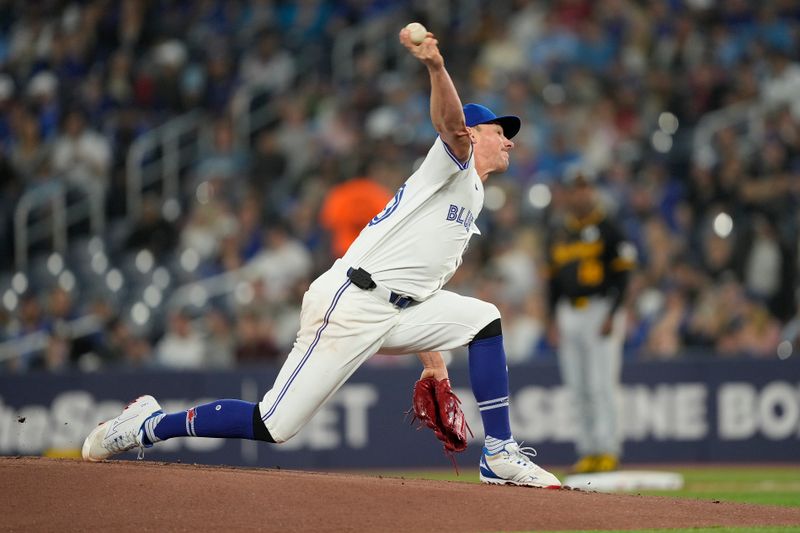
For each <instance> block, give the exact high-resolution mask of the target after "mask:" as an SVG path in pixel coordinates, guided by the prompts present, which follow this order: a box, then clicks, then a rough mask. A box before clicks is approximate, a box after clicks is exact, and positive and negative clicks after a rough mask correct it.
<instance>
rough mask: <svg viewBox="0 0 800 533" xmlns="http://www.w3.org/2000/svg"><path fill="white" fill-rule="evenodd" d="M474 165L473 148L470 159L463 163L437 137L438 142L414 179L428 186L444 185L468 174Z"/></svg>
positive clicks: (429, 151)
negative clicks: (464, 173)
mask: <svg viewBox="0 0 800 533" xmlns="http://www.w3.org/2000/svg"><path fill="white" fill-rule="evenodd" d="M473 165H474V160H473V157H472V148H471V147H470V151H469V157H468V158H467V160H466V161H465V162H463V163H462V162H460V161H459V160H458V158H457V157H456V156H455V155H454V154H453V153H452V151H451V150H450V147H449V146H447V144H446V143H445V142H444V141H443V140H442V138H441V137H436V141H434V143H433V146H431V149H430V150H428V155H426V156H425V159H424V160H423V161H422V164H421V165H420V167H419V168H418V169H417V171H416V172H415V173H414V177H415V178H418V179H421V180H423V181H425V182H426V183H428V184H434V183H435V184H442V183H444V182H446V181H448V180H449V179H450V178H452V177H453V176H455V175H457V174H460V173H462V172H466V171H467V170H469V169H470V168H471V167H472V166H473Z"/></svg>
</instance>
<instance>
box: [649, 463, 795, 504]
mask: <svg viewBox="0 0 800 533" xmlns="http://www.w3.org/2000/svg"><path fill="white" fill-rule="evenodd" d="M678 471H679V472H680V473H682V474H683V477H684V480H685V486H684V488H683V490H680V491H657V492H647V494H658V495H663V496H677V497H681V498H697V499H706V500H720V501H732V502H743V503H758V504H766V505H783V506H787V507H800V466H795V467H787V468H775V467H726V468H721V467H716V468H712V467H702V468H692V469H678Z"/></svg>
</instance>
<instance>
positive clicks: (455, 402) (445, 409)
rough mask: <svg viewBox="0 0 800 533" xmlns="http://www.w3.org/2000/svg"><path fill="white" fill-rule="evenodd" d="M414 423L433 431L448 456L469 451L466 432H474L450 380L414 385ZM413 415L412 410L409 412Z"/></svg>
mask: <svg viewBox="0 0 800 533" xmlns="http://www.w3.org/2000/svg"><path fill="white" fill-rule="evenodd" d="M412 409H413V411H414V417H413V418H412V423H413V422H414V421H415V420H419V421H420V424H419V427H418V428H417V429H420V428H422V426H423V424H424V425H426V426H428V427H429V428H431V429H432V430H433V432H434V434H435V435H436V438H437V439H439V440H440V441H442V442H443V443H444V450H445V453H448V452H450V453H452V452H462V451H464V450H465V449H466V448H467V431H469V434H470V436H472V430H471V429H470V428H469V425H468V424H467V421H466V420H465V419H464V413H463V411H461V400H459V399H458V396H456V394H455V393H454V392H453V389H451V388H450V380H449V379H442V380H439V381H436V380H435V379H434V378H431V377H429V378H424V379H420V380H419V381H417V382H416V383H415V384H414V396H413V407H412ZM409 412H410V410H409Z"/></svg>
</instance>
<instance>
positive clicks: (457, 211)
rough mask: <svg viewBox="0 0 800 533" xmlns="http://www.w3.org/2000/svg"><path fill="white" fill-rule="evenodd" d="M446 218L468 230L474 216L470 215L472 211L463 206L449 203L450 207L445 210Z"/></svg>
mask: <svg viewBox="0 0 800 533" xmlns="http://www.w3.org/2000/svg"><path fill="white" fill-rule="evenodd" d="M465 211H466V213H467V214H466V216H464V212H465ZM447 220H448V221H450V220H452V221H455V222H458V223H459V224H460V225H462V226H464V229H466V230H467V231H469V228H470V227H472V222H473V221H474V220H475V217H474V216H473V215H472V211H470V210H469V209H467V208H465V207H459V206H457V205H455V204H450V208H449V209H448V210H447Z"/></svg>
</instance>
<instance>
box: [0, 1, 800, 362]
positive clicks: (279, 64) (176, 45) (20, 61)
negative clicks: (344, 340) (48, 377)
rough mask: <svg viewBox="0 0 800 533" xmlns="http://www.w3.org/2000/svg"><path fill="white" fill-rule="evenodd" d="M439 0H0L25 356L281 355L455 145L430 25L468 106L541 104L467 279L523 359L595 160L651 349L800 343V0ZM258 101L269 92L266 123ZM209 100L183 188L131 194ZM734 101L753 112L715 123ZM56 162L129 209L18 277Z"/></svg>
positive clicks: (9, 203)
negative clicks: (563, 235)
mask: <svg viewBox="0 0 800 533" xmlns="http://www.w3.org/2000/svg"><path fill="white" fill-rule="evenodd" d="M431 4H432V3H426V2H400V1H392V0H340V1H333V0H303V1H300V2H288V1H281V0H241V1H236V2H226V1H222V0H196V1H190V0H122V1H120V2H111V1H109V0H84V1H58V0H43V1H39V2H25V1H14V0H11V1H6V2H0V189H2V191H1V192H0V251H2V253H1V254H0V263H2V268H3V271H4V272H5V274H4V276H5V277H4V279H5V280H6V282H5V283H6V284H5V285H3V289H5V293H3V297H2V308H0V328H2V329H1V330H0V335H1V336H2V340H4V341H5V346H6V347H10V348H9V349H13V350H14V352H13V353H9V352H8V350H7V351H6V352H5V353H4V354H0V369H2V371H12V372H13V371H26V370H29V369H41V368H44V369H47V370H50V371H61V370H66V369H71V368H76V367H77V368H80V369H83V370H87V371H88V370H96V369H101V368H113V367H123V368H139V367H158V366H161V367H167V368H209V367H213V368H231V367H233V366H236V365H242V364H251V363H264V362H280V361H281V360H282V357H283V356H284V355H285V354H286V353H288V350H289V349H290V347H291V344H292V342H293V340H294V333H295V331H296V327H297V325H298V324H299V316H298V315H299V306H300V299H301V297H302V294H303V291H304V289H305V287H306V286H307V284H308V283H309V280H311V279H313V277H314V276H315V275H316V274H317V273H319V272H321V271H323V270H324V269H326V268H327V266H328V265H329V264H330V263H331V261H332V260H333V259H334V258H336V257H338V256H339V255H341V253H342V251H343V250H344V249H346V245H347V243H348V242H349V241H350V240H351V239H352V238H353V236H354V235H356V234H357V233H358V231H359V229H360V228H361V227H362V226H363V224H364V222H365V220H369V218H371V216H372V215H373V214H374V213H375V212H377V211H379V210H380V209H381V208H382V206H383V205H384V204H385V203H386V201H387V200H388V199H389V198H391V196H392V194H393V191H394V190H395V189H396V188H397V187H398V186H399V185H400V184H401V183H402V182H403V181H404V180H405V178H406V177H407V176H408V175H409V173H410V172H411V170H412V169H413V168H414V166H415V164H418V162H419V160H420V157H422V156H424V154H425V152H426V151H427V149H428V148H429V146H430V144H431V143H432V142H433V139H434V136H435V132H434V130H433V129H432V127H431V125H430V120H429V116H428V88H429V87H428V82H427V74H426V73H425V72H424V69H423V68H421V67H420V66H419V65H416V64H414V63H413V62H410V63H409V62H408V61H405V60H404V58H403V55H402V54H392V53H388V52H387V50H391V47H394V46H397V44H396V32H397V31H398V30H399V29H400V27H401V26H402V23H401V22H398V21H411V20H421V21H422V22H424V23H426V25H427V26H428V28H429V29H431V30H432V31H434V32H435V33H436V35H437V37H438V39H439V42H440V47H441V48H442V51H443V54H444V57H445V59H446V63H447V66H448V69H449V71H450V73H451V75H452V76H453V78H454V80H455V83H456V86H457V87H458V89H459V91H460V94H461V96H462V100H463V101H464V102H468V101H475V102H481V103H483V104H485V105H488V106H490V107H492V108H493V109H496V110H499V111H502V113H504V114H516V115H518V116H520V117H521V118H522V122H523V129H522V130H521V132H520V133H519V135H518V136H517V137H516V138H515V139H514V142H515V144H516V147H515V149H514V151H513V153H512V165H511V167H510V169H509V171H508V172H507V173H506V174H504V175H502V176H496V177H493V178H492V179H491V181H490V182H489V183H487V189H486V207H485V208H484V211H483V212H482V214H481V216H480V217H479V218H478V221H477V224H478V226H479V227H480V228H481V232H482V236H481V237H480V238H477V239H475V240H474V241H473V243H472V244H471V247H470V250H469V252H468V254H467V256H466V257H465V261H464V264H463V265H462V267H461V268H460V270H459V271H458V272H457V274H456V276H455V277H454V278H453V279H452V280H451V281H450V283H449V285H448V288H449V289H452V290H454V291H457V292H460V293H464V294H474V295H477V296H479V297H480V298H482V299H485V300H488V301H491V302H493V303H495V304H497V305H498V307H499V308H500V309H501V312H502V313H503V317H504V334H505V338H506V349H507V352H508V356H509V361H510V362H511V363H512V364H517V363H525V362H528V361H533V360H546V359H548V358H551V357H552V347H550V346H549V345H548V344H547V340H546V338H545V337H546V336H545V335H544V331H545V329H546V322H547V320H548V317H547V316H546V313H545V307H546V306H545V303H544V302H545V301H546V294H544V291H545V290H546V283H545V282H544V280H543V277H542V276H543V272H544V268H543V250H542V244H543V242H544V239H545V236H546V233H547V231H548V223H549V221H550V219H551V217H552V215H553V213H556V212H558V210H560V209H562V205H563V196H564V194H565V191H564V188H563V186H562V184H561V178H562V175H563V173H564V170H565V169H566V168H567V167H568V166H569V165H572V164H574V163H576V162H580V164H582V165H587V166H591V167H592V168H593V169H594V170H595V171H596V172H597V173H598V175H599V182H598V188H599V191H600V196H601V199H602V202H603V205H604V208H605V209H607V210H608V211H609V212H611V213H612V214H613V215H614V217H615V218H616V219H617V220H618V221H619V223H620V224H621V226H622V227H623V228H624V230H625V233H626V234H627V236H628V238H629V239H630V240H631V241H632V242H633V243H634V244H635V246H636V248H637V250H638V254H639V268H638V270H637V271H636V273H635V275H634V278H633V280H632V284H631V290H630V291H629V294H628V295H627V298H626V308H627V310H628V315H629V316H628V324H629V326H628V338H627V342H626V357H627V358H628V359H638V360H644V359H676V358H688V357H734V356H737V357H764V358H775V357H780V358H785V357H789V356H791V355H792V351H793V349H794V347H795V346H797V342H800V313H798V309H799V308H798V294H797V282H798V272H799V270H800V269H799V267H798V265H799V263H798V253H797V250H798V235H799V232H798V225H800V218H799V217H798V212H800V211H798V209H797V201H798V194H799V193H800V180H798V179H797V174H798V172H800V166H799V165H798V163H800V159H798V156H800V63H798V61H797V60H798V57H800V55H799V52H800V6H798V5H797V3H796V2H793V1H791V0H768V1H764V2H759V3H752V2H747V1H746V0H717V1H715V0H682V1H681V0H671V1H665V2H641V1H634V0H598V1H590V0H552V1H548V2H543V1H533V0H496V1H494V2H486V3H480V2H466V1H465V2H461V1H458V0H450V1H447V2H442V3H441V5H443V6H446V7H447V9H446V10H444V12H445V15H442V11H441V10H438V11H437V10H435V9H432V8H431ZM440 7H441V6H440ZM386 28H389V29H390V30H391V31H389V32H388V33H387V32H386ZM353 29H356V30H359V31H361V32H362V34H365V35H367V34H370V32H372V33H375V32H383V33H387V35H386V36H385V39H386V43H387V45H386V46H383V47H371V46H362V47H359V46H356V47H355V48H354V49H353V51H352V68H351V69H350V70H349V71H348V72H349V74H348V75H347V76H342V75H341V74H340V73H339V71H338V70H337V69H340V68H341V67H342V65H341V64H339V63H337V61H340V60H341V58H340V56H337V55H336V53H335V52H336V51H337V50H338V49H339V47H338V45H339V44H340V43H339V41H338V39H343V38H345V37H347V36H349V35H351V34H349V33H347V32H349V31H352V30H353ZM337 58H338V59H337ZM243 96H246V98H243ZM243 101H244V102H245V103H244V104H242V102H243ZM242 105H244V106H245V110H244V114H245V115H246V114H247V113H248V112H249V110H250V108H249V107H248V106H256V105H261V106H266V107H267V108H269V109H270V110H272V115H271V116H270V118H269V120H266V121H265V124H264V125H263V127H261V126H260V127H259V128H257V129H256V130H255V131H252V132H250V131H248V132H247V134H246V135H245V137H244V138H243V137H242V136H241V134H240V133H239V130H238V129H237V128H238V122H237V120H238V119H237V116H242V110H241V106H242ZM237 106H239V109H238V114H237V113H235V112H234V111H236V109H237ZM196 109H199V110H201V111H202V112H203V116H204V117H205V118H204V126H203V130H204V135H203V136H202V141H201V146H200V148H199V149H198V152H197V157H196V158H194V161H193V163H192V164H191V165H190V166H189V168H188V169H187V170H186V171H185V172H183V173H182V175H181V187H180V198H178V200H179V202H178V204H177V205H178V206H179V207H176V206H175V202H174V201H173V202H169V201H167V202H165V201H164V200H165V198H163V197H162V196H161V195H160V194H159V191H157V190H153V191H147V194H145V196H144V198H143V202H142V207H141V210H140V212H139V213H135V214H133V213H128V212H127V210H126V201H125V199H126V179H127V169H126V157H127V155H128V150H129V148H130V146H131V143H132V142H133V141H134V140H135V139H137V138H138V137H139V136H140V135H142V134H143V133H145V132H147V131H149V130H152V129H153V128H154V127H156V126H159V125H161V124H164V123H166V122H167V121H168V120H170V119H171V118H175V117H179V116H181V115H182V114H183V113H186V112H188V111H191V110H196ZM723 109H727V110H731V109H733V110H749V111H748V112H746V113H739V112H738V111H737V112H730V113H729V115H730V116H736V117H740V118H741V117H745V118H744V119H740V120H717V121H712V120H710V118H709V117H711V116H713V115H714V114H715V113H716V114H717V115H718V114H719V113H720V110H723ZM726 116H728V115H726ZM708 124H713V127H710V128H707V125H708ZM704 128H705V129H704ZM701 130H703V131H707V132H710V133H709V134H708V136H707V138H706V137H703V136H702V135H700V132H701ZM697 139H701V140H702V139H706V140H705V142H698V141H697ZM53 184H61V185H64V186H69V187H77V188H81V187H82V188H90V189H91V190H93V191H100V192H101V194H102V195H103V198H104V201H105V213H106V217H107V219H108V221H109V226H108V227H109V228H110V229H109V231H107V232H106V234H104V235H102V236H95V237H94V238H89V237H90V235H89V234H88V233H87V230H86V229H85V228H83V229H82V228H80V227H78V228H77V230H74V232H75V233H77V235H72V234H71V236H70V237H71V238H70V241H71V242H72V243H78V244H75V246H78V245H80V246H81V247H82V248H81V250H80V251H75V250H71V253H70V254H67V256H66V257H64V258H62V257H61V256H59V255H54V254H50V253H49V251H47V250H40V252H41V253H39V254H38V255H36V254H34V255H33V256H32V259H31V261H30V263H29V267H28V269H27V270H25V271H21V272H16V271H15V270H14V263H13V257H14V253H13V252H14V248H13V244H14V232H13V216H14V210H15V207H16V206H17V205H18V202H19V199H20V198H21V197H22V196H23V195H24V194H28V193H30V192H31V191H37V190H42V189H45V188H47V187H51V186H53ZM46 215H47V213H44V214H42V216H46ZM134 215H135V216H134ZM81 231H83V234H81ZM82 237H83V238H82ZM40 274H41V275H40ZM67 274H69V275H67ZM48 276H49V277H48ZM0 290H2V289H0ZM37 334H38V336H37ZM34 337H35V338H36V339H38V340H36V341H34V340H33V339H34ZM22 341H27V342H22ZM405 362H406V363H408V364H413V360H412V359H411V358H406V361H405ZM372 364H386V365H391V364H403V362H401V361H399V360H398V359H397V358H389V357H380V356H378V357H376V358H375V359H374V361H373V363H372Z"/></svg>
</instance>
